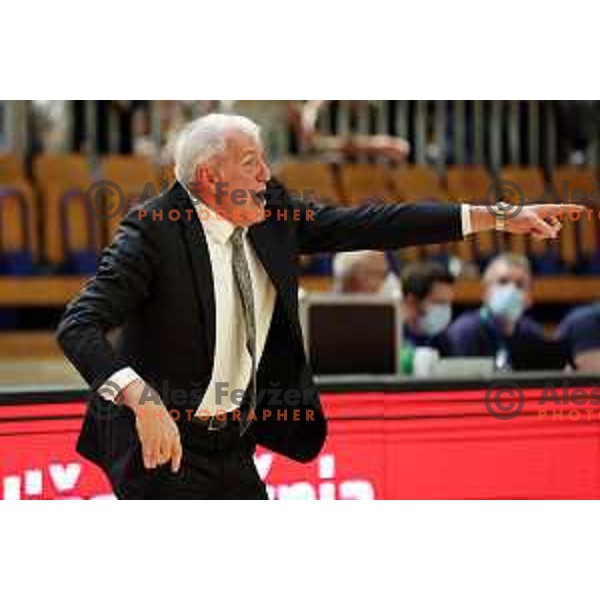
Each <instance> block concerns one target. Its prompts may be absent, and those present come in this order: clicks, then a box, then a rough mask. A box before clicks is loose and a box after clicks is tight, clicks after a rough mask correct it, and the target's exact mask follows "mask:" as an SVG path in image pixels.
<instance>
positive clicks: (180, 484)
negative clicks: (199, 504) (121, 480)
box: [124, 422, 268, 500]
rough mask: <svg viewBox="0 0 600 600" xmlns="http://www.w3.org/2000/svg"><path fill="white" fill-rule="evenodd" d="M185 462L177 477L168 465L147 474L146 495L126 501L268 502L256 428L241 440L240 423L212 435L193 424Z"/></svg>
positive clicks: (186, 433) (185, 433)
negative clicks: (256, 457)
mask: <svg viewBox="0 0 600 600" xmlns="http://www.w3.org/2000/svg"><path fill="white" fill-rule="evenodd" d="M181 442H182V446H183V458H182V461H181V468H180V469H179V471H178V472H177V473H172V472H171V465H170V463H167V464H165V465H162V466H160V467H158V468H156V469H153V470H147V471H146V472H145V474H144V477H145V485H144V491H143V493H142V494H138V493H133V492H132V493H131V494H126V495H125V497H124V499H136V498H137V499H144V500H268V496H267V490H266V487H265V484H264V483H263V482H262V481H261V479H260V477H259V475H258V471H257V470H256V466H255V464H254V450H255V448H256V442H255V441H254V436H253V434H252V428H250V429H249V430H248V431H246V432H245V433H244V435H242V436H240V429H239V423H237V422H231V423H228V427H226V428H224V429H221V430H218V431H209V430H208V429H207V427H206V426H205V425H201V424H200V425H198V424H195V423H194V424H192V425H191V426H190V427H189V428H188V429H186V430H184V431H183V432H182V436H181Z"/></svg>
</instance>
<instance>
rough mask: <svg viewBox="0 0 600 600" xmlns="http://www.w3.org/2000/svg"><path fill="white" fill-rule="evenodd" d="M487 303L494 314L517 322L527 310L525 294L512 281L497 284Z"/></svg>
mask: <svg viewBox="0 0 600 600" xmlns="http://www.w3.org/2000/svg"><path fill="white" fill-rule="evenodd" d="M487 305H488V308H489V309H490V312H491V313H492V314H493V315H494V316H496V317H503V318H505V319H508V320H510V321H513V322H515V321H518V320H519V318H520V317H521V315H522V314H523V312H524V311H525V294H524V292H523V290H520V289H519V288H518V287H517V286H516V285H514V284H512V283H507V284H503V285H495V286H493V287H492V291H491V294H490V297H489V300H488V302H487Z"/></svg>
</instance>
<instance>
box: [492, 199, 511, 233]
mask: <svg viewBox="0 0 600 600" xmlns="http://www.w3.org/2000/svg"><path fill="white" fill-rule="evenodd" d="M494 208H495V210H494V214H495V215H496V221H495V228H496V230H497V231H506V221H507V220H508V219H509V218H510V217H509V215H510V212H511V211H512V210H513V209H514V206H513V205H512V204H511V203H510V202H506V201H505V200H498V201H497V202H496V204H495V206H494Z"/></svg>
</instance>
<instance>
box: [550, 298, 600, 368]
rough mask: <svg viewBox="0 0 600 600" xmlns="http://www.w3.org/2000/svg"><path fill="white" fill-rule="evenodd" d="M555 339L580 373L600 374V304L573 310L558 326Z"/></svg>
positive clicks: (596, 303)
mask: <svg viewBox="0 0 600 600" xmlns="http://www.w3.org/2000/svg"><path fill="white" fill-rule="evenodd" d="M555 337H556V339H557V340H558V341H559V342H561V343H562V344H563V346H564V348H565V350H566V352H567V355H568V357H569V361H570V363H571V364H572V365H573V366H574V367H575V368H576V369H577V370H578V371H587V372H596V373H600V302H595V303H594V304H590V305H588V306H580V307H578V308H575V309H573V310H572V311H571V312H570V313H568V314H567V316H566V317H565V318H564V319H563V320H562V322H561V323H560V325H559V326H558V328H557V331H556V336H555Z"/></svg>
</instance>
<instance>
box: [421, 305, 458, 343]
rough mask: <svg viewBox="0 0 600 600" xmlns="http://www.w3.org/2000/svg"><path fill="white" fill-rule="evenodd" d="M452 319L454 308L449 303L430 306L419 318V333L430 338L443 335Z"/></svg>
mask: <svg viewBox="0 0 600 600" xmlns="http://www.w3.org/2000/svg"><path fill="white" fill-rule="evenodd" d="M451 319H452V306H451V305H450V304H447V303H441V302H435V303H433V304H430V305H429V306H428V307H427V309H426V311H425V314H424V315H423V316H422V317H419V331H420V332H421V333H423V334H424V335H426V336H428V337H433V336H434V335H437V334H438V333H442V331H444V329H446V327H448V325H449V324H450V320H451Z"/></svg>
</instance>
